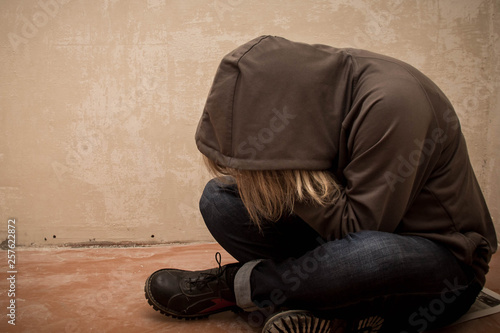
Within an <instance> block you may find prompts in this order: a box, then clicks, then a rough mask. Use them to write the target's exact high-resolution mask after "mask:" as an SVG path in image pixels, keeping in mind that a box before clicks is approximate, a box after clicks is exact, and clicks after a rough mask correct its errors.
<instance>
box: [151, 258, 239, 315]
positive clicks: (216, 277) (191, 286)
mask: <svg viewBox="0 0 500 333" xmlns="http://www.w3.org/2000/svg"><path fill="white" fill-rule="evenodd" d="M215 259H216V261H217V263H218V264H219V267H218V268H213V269H207V270H203V271H185V270H179V269H161V270H159V271H156V272H154V273H153V274H151V276H150V277H149V278H148V279H147V280H146V285H145V287H144V291H145V294H146V299H147V300H148V303H149V304H150V305H151V306H153V308H154V309H155V310H157V311H160V313H162V314H164V315H167V316H172V317H174V318H179V319H199V318H204V317H208V316H209V315H211V314H214V313H218V312H223V311H228V310H238V307H237V306H236V299H235V295H234V277H235V275H236V271H237V270H238V269H239V268H240V267H241V265H240V264H229V265H224V266H221V255H220V253H219V252H217V253H216V255H215Z"/></svg>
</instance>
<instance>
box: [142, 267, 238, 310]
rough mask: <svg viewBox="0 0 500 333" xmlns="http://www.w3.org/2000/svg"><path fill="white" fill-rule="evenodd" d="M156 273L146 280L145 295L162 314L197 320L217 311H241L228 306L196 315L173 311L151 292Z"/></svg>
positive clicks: (150, 303)
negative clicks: (158, 300)
mask: <svg viewBox="0 0 500 333" xmlns="http://www.w3.org/2000/svg"><path fill="white" fill-rule="evenodd" d="M153 275H154V274H151V275H150V276H149V277H148V279H147V280H146V283H145V285H144V296H145V297H146V299H147V300H148V304H149V305H151V306H152V307H153V309H154V310H155V311H158V312H160V313H161V314H162V315H164V316H167V317H172V318H175V319H180V320H182V319H184V320H197V319H205V318H208V316H210V315H213V314H216V313H221V312H226V311H232V312H234V313H239V312H241V309H240V308H238V307H236V306H235V307H228V308H222V309H219V310H216V311H212V312H209V313H204V314H194V315H184V314H180V313H176V312H172V311H171V310H169V309H167V308H165V307H164V306H163V305H161V304H160V303H158V302H157V301H156V300H155V299H154V297H153V295H152V293H151V278H152V277H153Z"/></svg>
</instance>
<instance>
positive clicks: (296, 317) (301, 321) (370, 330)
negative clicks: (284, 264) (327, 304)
mask: <svg viewBox="0 0 500 333" xmlns="http://www.w3.org/2000/svg"><path fill="white" fill-rule="evenodd" d="M383 323H384V319H383V318H381V317H379V316H371V317H367V318H365V319H361V320H353V321H352V322H347V321H346V320H343V319H323V318H319V317H316V316H314V315H313V314H312V313H310V312H308V311H302V310H289V311H284V312H282V313H280V314H277V315H275V316H274V317H272V318H270V320H269V321H268V322H267V323H266V324H265V325H264V328H263V329H262V333H361V332H362V333H377V332H379V330H380V329H381V327H382V324H383Z"/></svg>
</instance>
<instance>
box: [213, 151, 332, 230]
mask: <svg viewBox="0 0 500 333" xmlns="http://www.w3.org/2000/svg"><path fill="white" fill-rule="evenodd" d="M204 161H205V164H206V166H207V168H208V169H209V171H210V172H211V173H212V174H213V175H214V176H216V177H219V178H222V177H223V176H230V177H231V178H232V179H233V182H234V183H236V185H237V187H238V192H239V195H240V198H241V200H242V201H243V204H244V205H245V208H246V209H247V211H248V214H249V216H250V219H251V220H252V221H253V222H254V223H255V224H256V225H257V226H259V228H260V227H261V222H262V221H263V220H267V221H277V220H279V219H280V218H281V217H283V216H284V215H288V214H291V213H292V212H293V207H294V204H295V202H298V201H300V202H306V203H309V204H316V205H320V206H325V205H327V204H328V203H332V201H334V200H336V199H337V198H338V196H339V194H340V186H339V185H338V184H337V181H336V180H335V178H334V176H333V174H332V173H331V172H328V171H324V170H240V169H233V168H228V167H224V166H221V165H219V164H217V163H216V162H214V161H212V160H210V159H209V158H207V157H206V156H204ZM226 179H227V178H226ZM226 181H227V180H226Z"/></svg>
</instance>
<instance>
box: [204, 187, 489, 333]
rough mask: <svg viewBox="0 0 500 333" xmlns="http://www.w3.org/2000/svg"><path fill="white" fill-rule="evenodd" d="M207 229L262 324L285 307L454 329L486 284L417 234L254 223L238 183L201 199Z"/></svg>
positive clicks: (293, 219) (408, 327)
mask: <svg viewBox="0 0 500 333" xmlns="http://www.w3.org/2000/svg"><path fill="white" fill-rule="evenodd" d="M200 210H201V213H202V215H203V218H204V220H205V223H206V225H207V227H208V229H209V230H210V232H211V233H212V235H213V236H214V238H215V239H216V240H217V241H218V242H219V244H220V245H221V246H222V247H223V248H224V249H225V250H226V251H227V252H229V253H230V254H231V255H232V256H233V257H234V258H236V259H237V260H238V261H239V262H240V263H242V264H243V266H242V267H241V268H240V270H239V271H238V273H237V275H236V278H235V294H236V299H237V302H238V305H239V306H240V307H242V308H243V309H245V310H247V311H258V312H253V313H252V317H249V318H250V319H249V320H250V321H251V323H255V324H261V323H262V322H263V321H264V319H265V317H267V316H268V315H270V314H272V313H273V312H274V311H277V310H278V309H280V308H285V309H307V310H310V311H313V312H315V313H317V314H318V315H321V316H327V317H335V318H344V319H346V320H355V319H361V318H366V317H373V318H378V317H380V318H383V320H384V321H383V326H382V329H383V331H385V332H422V331H425V330H429V329H434V328H439V327H442V326H445V325H448V324H450V323H452V322H453V321H455V320H456V319H458V318H459V317H460V316H462V315H463V314H464V313H465V312H467V310H468V309H469V308H470V306H471V305H472V304H473V303H474V301H475V298H476V296H477V295H478V293H479V291H480V290H481V288H482V286H481V285H480V284H479V283H478V282H477V281H476V280H475V278H474V273H473V271H472V269H471V268H470V267H467V266H465V265H463V264H462V263H460V262H459V261H458V260H457V259H456V258H455V257H454V256H453V254H452V253H451V252H450V251H449V250H448V249H447V248H445V247H443V246H441V245H440V244H437V243H435V242H433V241H430V240H428V239H426V238H422V237H417V236H405V235H398V234H392V233H385V232H378V231H368V230H367V231H361V232H357V233H352V234H349V235H347V236H346V237H344V238H342V239H338V240H333V241H328V242H327V241H325V240H324V239H322V238H321V237H320V236H319V235H318V234H317V233H316V232H315V231H314V230H313V229H312V228H311V227H310V226H309V225H308V224H307V223H305V222H304V221H303V220H301V219H300V218H299V217H298V216H295V215H290V216H286V217H283V218H282V219H281V220H279V221H277V222H273V223H265V224H264V225H263V227H262V228H263V230H262V231H260V230H259V229H258V228H257V227H256V226H255V225H254V224H253V223H252V222H251V221H250V219H249V217H248V214H247V212H246V209H245V207H244V205H243V203H242V201H241V199H240V198H239V196H238V191H237V188H236V187H235V185H230V184H225V183H221V182H219V181H217V180H211V181H210V182H209V183H208V184H207V186H206V187H205V190H204V192H203V195H202V197H201V200H200Z"/></svg>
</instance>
